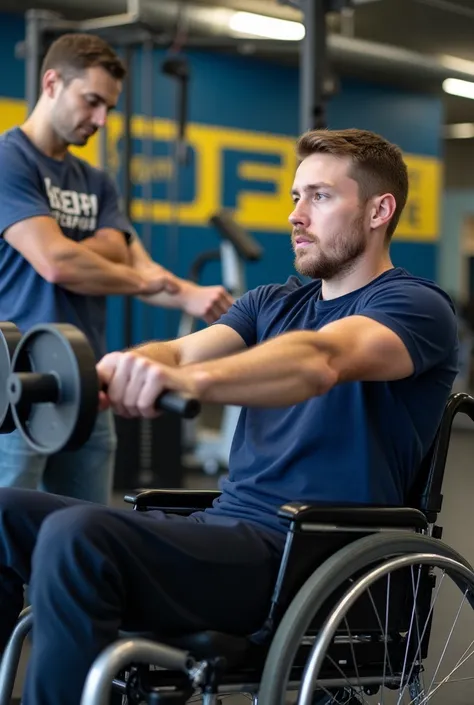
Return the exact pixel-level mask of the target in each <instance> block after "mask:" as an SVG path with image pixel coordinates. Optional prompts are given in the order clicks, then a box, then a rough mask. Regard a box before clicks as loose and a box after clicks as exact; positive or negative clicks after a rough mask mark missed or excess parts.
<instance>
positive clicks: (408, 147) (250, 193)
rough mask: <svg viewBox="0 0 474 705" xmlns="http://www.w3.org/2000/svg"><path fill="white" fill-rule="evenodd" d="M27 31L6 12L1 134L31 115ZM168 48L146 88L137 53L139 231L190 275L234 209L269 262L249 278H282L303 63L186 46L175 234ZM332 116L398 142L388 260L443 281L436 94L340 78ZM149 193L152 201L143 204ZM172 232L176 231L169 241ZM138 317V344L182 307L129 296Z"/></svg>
mask: <svg viewBox="0 0 474 705" xmlns="http://www.w3.org/2000/svg"><path fill="white" fill-rule="evenodd" d="M23 32H24V25H23V19H22V17H21V16H16V15H1V14H0V37H1V39H2V41H0V60H1V61H2V66H3V67H6V66H7V65H8V64H10V66H9V68H8V70H4V71H3V72H2V75H1V76H0V103H1V105H0V129H2V130H3V129H6V128H7V127H10V126H11V125H12V124H15V122H17V121H18V120H20V119H21V116H22V115H23V114H24V104H23V103H22V102H21V100H22V99H23V96H24V65H23V62H22V61H21V60H19V59H15V58H14V47H15V44H16V42H17V41H19V40H21V39H22V38H23ZM164 56H165V54H164V52H163V51H158V50H157V51H155V52H154V56H153V75H154V82H153V85H152V87H151V88H150V87H149V86H148V87H147V86H146V84H145V83H144V73H143V71H142V64H143V57H142V55H141V53H140V52H137V55H136V57H135V62H134V70H135V78H134V91H133V93H134V95H133V101H134V115H135V118H134V121H133V125H132V134H133V151H134V160H133V169H132V171H133V174H134V180H135V184H134V187H133V216H134V223H135V225H136V228H137V231H138V232H139V234H140V235H141V236H142V237H143V238H144V242H145V243H146V244H147V246H149V247H151V250H152V253H153V256H154V257H155V259H156V260H157V261H159V262H161V263H163V264H164V265H165V266H167V267H169V268H171V269H172V270H173V271H175V272H176V273H178V274H179V275H182V276H186V275H187V273H188V271H189V268H190V266H191V263H192V261H193V260H194V258H195V257H196V256H197V255H198V254H199V253H200V252H202V251H203V250H208V249H213V248H215V247H217V246H218V242H219V241H218V238H217V235H216V234H215V233H214V232H213V231H212V230H211V229H210V228H209V227H208V226H207V222H208V219H209V216H210V215H212V213H213V212H215V211H216V210H219V209H220V208H221V207H227V208H230V209H232V210H233V211H234V215H235V218H236V220H237V221H238V222H240V223H241V224H242V225H243V226H244V227H246V228H247V229H248V230H249V231H250V232H251V233H252V234H253V235H254V236H255V237H256V238H257V240H258V241H259V242H260V244H261V245H262V246H263V248H264V250H265V256H264V258H263V260H262V261H261V262H259V263H256V264H251V265H249V266H248V268H247V283H248V286H249V287H253V286H255V285H257V284H259V283H263V282H270V281H284V280H285V279H286V278H287V277H288V276H289V275H290V274H291V273H292V253H291V249H290V246H289V238H288V230H289V229H288V225H287V216H288V214H289V211H290V208H291V201H290V197H289V188H290V186H291V180H292V177H293V171H294V167H295V160H294V155H293V146H294V140H295V137H296V136H297V134H298V76H297V70H296V69H294V68H290V67H283V66H277V65H275V64H271V63H267V62H263V61H260V60H257V59H255V58H252V57H237V56H232V57H231V56H218V57H216V56H215V55H213V54H212V53H211V52H204V51H200V52H197V51H193V52H189V53H188V54H187V57H188V59H189V62H190V69H191V82H190V105H189V108H190V127H189V142H190V159H189V162H188V164H187V165H186V166H184V167H182V168H181V170H180V174H179V177H180V201H181V207H180V209H179V219H180V224H179V228H178V229H177V230H176V228H175V229H172V230H171V231H170V225H169V221H170V209H169V207H168V206H167V204H166V202H167V200H168V195H169V185H168V181H169V175H170V173H171V172H172V160H171V157H172V149H173V139H172V138H173V130H174V125H173V118H174V114H175V86H174V84H173V82H172V81H171V80H170V79H169V78H168V77H166V76H164V75H162V73H161V70H160V68H161V63H162V61H163V58H164ZM146 88H147V89H146ZM145 89H146V90H145ZM2 99H3V100H2ZM5 99H6V100H5ZM10 99H17V101H14V100H13V101H12V100H10ZM18 99H19V100H20V102H18ZM120 107H121V106H120V105H119V109H118V112H117V113H116V114H114V115H112V116H111V121H110V127H109V130H108V155H109V164H110V169H111V171H112V173H113V175H114V176H115V177H116V179H117V182H118V184H119V185H120V184H121V183H122V169H121V162H120V158H121V153H122V149H123V123H122V120H121V112H120ZM151 114H152V115H153V118H154V119H153V120H150V118H149V116H150V115H151ZM328 123H329V126H330V127H332V128H344V127H360V128H367V129H371V130H374V131H376V132H379V133H381V134H383V135H384V136H385V137H387V138H388V139H390V140H393V141H394V142H396V143H397V144H398V145H399V146H400V147H401V148H402V150H403V151H404V153H405V156H406V159H407V163H408V165H409V170H410V176H411V183H412V188H411V195H410V202H409V204H408V207H407V209H406V212H405V214H404V217H403V220H402V222H401V224H400V227H399V229H398V231H397V234H396V237H395V239H394V242H393V249H392V254H393V259H394V261H395V263H396V264H398V265H401V266H406V267H407V268H409V269H410V270H411V271H413V272H414V273H417V274H419V275H421V276H426V277H429V278H431V279H437V278H438V273H437V251H438V236H439V206H438V204H439V202H440V196H441V140H440V133H441V124H442V107H441V102H440V101H439V100H438V99H437V98H435V97H432V96H428V95H421V94H415V93H410V92H406V91H403V90H399V89H396V88H394V87H390V86H382V85H376V84H373V85H371V84H368V83H362V82H357V81H354V80H343V81H342V85H341V90H340V92H339V93H338V95H336V96H334V97H333V98H332V100H331V101H330V104H329V106H328ZM83 154H84V156H85V157H86V158H89V159H91V161H95V162H96V161H97V158H98V143H97V142H93V143H92V144H91V145H90V146H89V147H88V148H87V150H84V151H83ZM144 167H147V169H148V171H150V170H151V173H152V174H153V183H152V184H150V182H147V180H146V178H144V174H145V173H146V169H145V168H144ZM150 189H151V190H150ZM150 195H151V199H152V201H153V204H152V206H151V207H150V205H149V203H147V202H148V201H149V197H150ZM170 232H172V233H175V234H174V236H173V237H170ZM176 232H177V233H178V234H177V235H176ZM219 277H220V272H219V268H218V266H217V264H215V265H209V266H208V268H207V269H206V271H205V273H204V283H214V282H216V281H219ZM109 311H110V315H109V324H108V340H109V346H110V347H111V348H116V347H121V346H122V345H123V342H124V338H123V331H122V329H123V326H122V320H123V319H122V313H123V300H122V299H120V298H117V297H112V298H111V300H110V304H109ZM134 321H135V323H134V331H133V339H134V341H139V340H143V339H146V338H149V337H152V336H153V337H168V336H171V335H174V334H175V332H176V325H177V322H178V315H177V314H176V313H172V314H171V315H170V314H169V313H166V312H164V311H161V310H159V309H151V308H150V307H146V306H143V305H142V304H139V303H135V302H134Z"/></svg>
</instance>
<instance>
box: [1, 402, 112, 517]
mask: <svg viewBox="0 0 474 705" xmlns="http://www.w3.org/2000/svg"><path fill="white" fill-rule="evenodd" d="M116 447H117V437H116V435H115V427H114V419H113V415H112V412H111V411H110V410H108V411H105V412H101V413H99V414H98V415H97V421H96V425H95V428H94V430H93V432H92V434H91V436H90V438H89V440H88V441H87V443H85V444H84V445H83V446H82V447H81V448H79V450H76V451H65V452H60V453H55V454H54V455H49V456H48V455H40V454H39V453H36V452H35V451H34V450H33V449H32V448H30V446H29V445H28V444H27V443H26V441H25V440H24V439H23V437H22V436H21V435H20V433H19V432H18V431H13V433H10V434H6V435H0V487H19V488H23V489H31V490H36V489H38V490H42V491H44V492H49V493H51V494H59V495H63V496H67V497H74V498H76V499H83V500H88V501H90V502H98V503H101V504H107V503H108V502H109V499H110V494H111V489H112V481H113V474H114V462H115V450H116Z"/></svg>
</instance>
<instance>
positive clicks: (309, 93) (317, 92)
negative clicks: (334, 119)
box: [300, 0, 327, 133]
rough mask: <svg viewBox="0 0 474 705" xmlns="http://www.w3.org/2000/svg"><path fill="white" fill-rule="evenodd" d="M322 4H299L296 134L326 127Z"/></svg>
mask: <svg viewBox="0 0 474 705" xmlns="http://www.w3.org/2000/svg"><path fill="white" fill-rule="evenodd" d="M325 7H326V0H301V9H302V11H303V16H304V24H305V29H306V33H305V37H304V39H303V40H302V42H301V49H300V132H301V133H303V132H306V131H307V130H313V129H317V128H321V127H326V114H325V106H324V75H325V70H326V44H327V37H326V34H327V33H326V11H325Z"/></svg>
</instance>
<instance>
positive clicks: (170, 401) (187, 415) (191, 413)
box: [155, 392, 201, 419]
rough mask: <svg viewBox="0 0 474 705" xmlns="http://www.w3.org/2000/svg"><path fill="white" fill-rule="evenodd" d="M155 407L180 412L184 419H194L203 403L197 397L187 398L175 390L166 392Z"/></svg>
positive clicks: (173, 412) (175, 412)
mask: <svg viewBox="0 0 474 705" xmlns="http://www.w3.org/2000/svg"><path fill="white" fill-rule="evenodd" d="M155 409H156V410H158V409H162V410H163V411H168V412H170V413H172V414H178V416H181V417H182V418H183V419H194V418H195V417H196V416H197V415H198V414H199V412H200V411H201V404H200V403H199V402H198V400H197V399H185V398H184V397H181V396H180V395H179V394H175V393H174V392H164V394H162V395H161V397H158V399H157V400H156V401H155Z"/></svg>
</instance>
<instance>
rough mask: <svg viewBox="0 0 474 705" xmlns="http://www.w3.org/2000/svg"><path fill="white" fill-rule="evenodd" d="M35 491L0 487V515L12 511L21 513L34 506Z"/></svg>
mask: <svg viewBox="0 0 474 705" xmlns="http://www.w3.org/2000/svg"><path fill="white" fill-rule="evenodd" d="M37 495H38V493H37V491H36V490H24V489H18V488H15V487H0V513H1V514H3V513H4V512H9V511H13V512H16V513H21V512H22V511H24V510H25V509H30V508H31V507H33V506H34V499H35V497H37Z"/></svg>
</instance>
